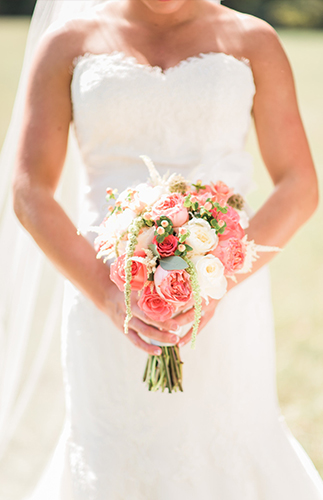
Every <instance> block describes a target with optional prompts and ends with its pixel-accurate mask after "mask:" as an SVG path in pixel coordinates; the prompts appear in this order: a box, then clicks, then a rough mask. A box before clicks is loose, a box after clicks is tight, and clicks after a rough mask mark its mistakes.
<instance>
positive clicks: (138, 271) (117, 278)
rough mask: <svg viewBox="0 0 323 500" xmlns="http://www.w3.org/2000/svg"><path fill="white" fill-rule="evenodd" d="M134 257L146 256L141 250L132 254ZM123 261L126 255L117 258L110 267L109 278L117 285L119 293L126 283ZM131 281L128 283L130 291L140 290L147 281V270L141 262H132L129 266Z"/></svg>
mask: <svg viewBox="0 0 323 500" xmlns="http://www.w3.org/2000/svg"><path fill="white" fill-rule="evenodd" d="M134 257H142V258H145V257H146V254H145V252H144V251H143V250H140V251H139V252H135V253H134ZM125 259H126V254H123V255H121V256H120V257H118V258H117V259H116V260H115V261H114V262H113V263H112V264H111V267H110V278H111V280H112V281H113V282H114V283H115V284H116V285H117V287H118V288H119V290H120V291H121V292H123V291H124V285H125V282H126V273H125ZM131 274H132V280H131V282H130V284H131V289H132V290H142V288H143V286H144V284H145V283H146V281H147V268H146V266H145V265H144V264H142V263H141V262H138V261H135V260H133V261H132V265H131Z"/></svg>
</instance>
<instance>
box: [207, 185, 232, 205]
mask: <svg viewBox="0 0 323 500" xmlns="http://www.w3.org/2000/svg"><path fill="white" fill-rule="evenodd" d="M211 191H212V194H213V200H214V201H217V202H218V203H219V204H220V205H221V206H222V207H223V206H224V205H225V204H226V202H227V201H228V199H229V198H230V196H232V195H233V189H230V188H229V187H228V186H227V185H226V184H225V183H224V182H222V181H218V182H217V183H216V184H214V183H213V182H211Z"/></svg>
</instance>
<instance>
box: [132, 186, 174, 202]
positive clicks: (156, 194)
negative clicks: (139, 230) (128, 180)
mask: <svg viewBox="0 0 323 500" xmlns="http://www.w3.org/2000/svg"><path fill="white" fill-rule="evenodd" d="M136 191H138V196H139V199H140V201H141V202H143V203H145V204H146V205H153V204H154V203H155V202H156V201H157V200H159V198H160V197H161V196H162V195H163V194H166V193H167V189H166V187H165V186H149V184H139V185H138V186H136Z"/></svg>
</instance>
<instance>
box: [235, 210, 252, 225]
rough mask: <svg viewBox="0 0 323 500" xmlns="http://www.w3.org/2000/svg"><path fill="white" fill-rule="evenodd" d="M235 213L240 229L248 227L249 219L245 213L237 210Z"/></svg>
mask: <svg viewBox="0 0 323 500" xmlns="http://www.w3.org/2000/svg"><path fill="white" fill-rule="evenodd" d="M236 211H237V212H238V214H239V216H240V226H241V227H242V229H247V227H249V217H248V215H247V212H245V211H244V210H237V209H236Z"/></svg>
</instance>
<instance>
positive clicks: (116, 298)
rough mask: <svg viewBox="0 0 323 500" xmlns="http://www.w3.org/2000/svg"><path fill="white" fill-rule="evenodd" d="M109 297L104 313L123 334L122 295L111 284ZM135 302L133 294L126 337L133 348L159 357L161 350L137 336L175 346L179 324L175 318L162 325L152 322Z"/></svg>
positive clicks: (134, 294)
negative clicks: (130, 316)
mask: <svg viewBox="0 0 323 500" xmlns="http://www.w3.org/2000/svg"><path fill="white" fill-rule="evenodd" d="M109 296H110V297H109V299H108V301H107V307H106V313H107V314H108V316H109V317H110V319H111V320H112V321H113V323H114V324H115V325H116V326H117V328H119V330H121V331H122V332H123V331H124V321H125V317H126V307H125V300H124V293H123V292H120V290H118V288H117V287H116V286H115V285H114V284H112V285H111V291H110V293H109ZM137 301H138V296H137V293H136V292H133V293H132V296H131V310H132V314H133V317H132V318H131V320H130V321H129V332H128V334H127V335H126V336H127V337H128V339H129V340H130V341H131V342H132V343H133V344H134V345H135V346H137V347H139V348H140V349H142V350H143V351H145V352H147V353H148V354H153V355H158V356H159V355H160V354H161V353H162V351H161V348H160V347H158V346H155V345H151V344H148V343H147V342H145V341H144V340H143V339H142V338H141V337H140V335H139V334H141V335H144V336H145V337H148V338H150V339H153V340H156V341H159V342H165V343H167V344H174V345H175V344H177V343H178V341H179V340H180V339H179V337H178V335H176V332H178V331H179V330H180V326H179V322H178V321H177V318H176V319H170V320H168V321H164V322H162V323H161V322H158V321H153V320H152V319H150V318H148V317H147V316H146V315H145V313H144V312H143V311H141V309H140V308H139V306H138V304H137ZM181 324H182V323H181ZM172 332H173V333H172Z"/></svg>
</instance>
